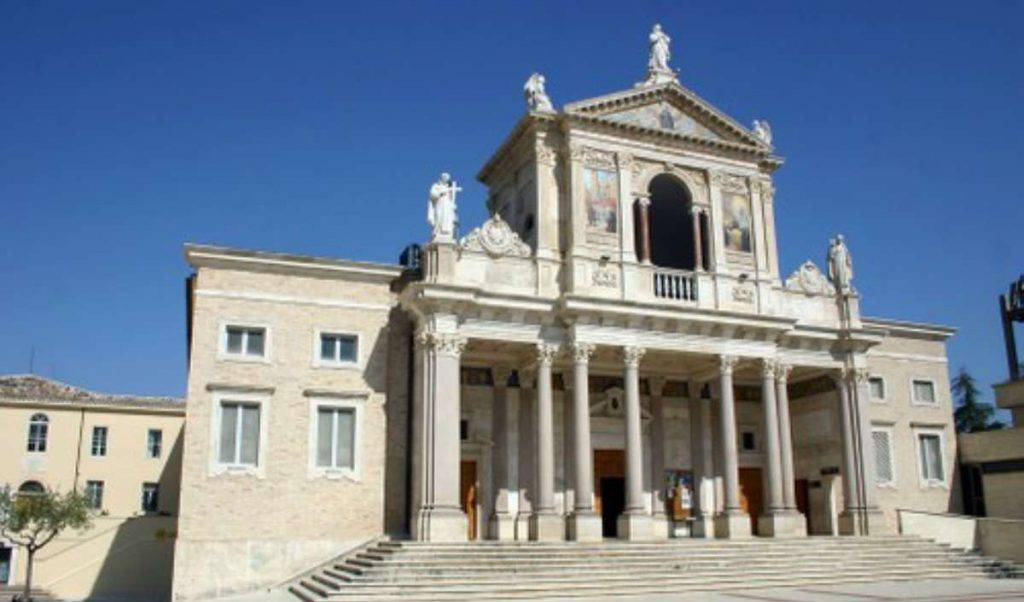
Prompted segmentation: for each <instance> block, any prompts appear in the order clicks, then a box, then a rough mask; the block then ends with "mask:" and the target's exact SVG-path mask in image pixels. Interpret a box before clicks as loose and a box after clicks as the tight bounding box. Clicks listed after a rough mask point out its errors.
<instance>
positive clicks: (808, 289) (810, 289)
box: [786, 260, 836, 296]
mask: <svg viewBox="0 0 1024 602" xmlns="http://www.w3.org/2000/svg"><path fill="white" fill-rule="evenodd" d="M786 290H790V291H795V292H798V293H804V294H807V295H826V296H832V295H835V294H836V289H835V287H833V286H832V283H831V282H829V281H828V278H825V275H824V274H822V273H821V270H819V269H818V266H816V265H814V262H813V261H811V260H807V261H805V262H804V263H803V265H801V266H800V267H799V268H797V269H796V271H795V272H793V273H792V274H791V275H790V277H789V278H786Z"/></svg>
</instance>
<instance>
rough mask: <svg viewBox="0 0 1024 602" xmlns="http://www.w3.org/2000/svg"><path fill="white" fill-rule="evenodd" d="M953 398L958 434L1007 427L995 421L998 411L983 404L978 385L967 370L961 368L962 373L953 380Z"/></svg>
mask: <svg viewBox="0 0 1024 602" xmlns="http://www.w3.org/2000/svg"><path fill="white" fill-rule="evenodd" d="M953 396H954V397H955V398H956V410H955V411H954V412H953V418H954V419H955V420H956V430H957V432H959V433H976V432H978V431H990V430H993V429H1001V428H1003V426H1005V425H1004V424H1003V423H1002V422H999V421H998V420H995V419H994V417H995V412H996V409H995V408H994V407H992V406H991V405H990V404H987V403H982V402H981V400H980V398H981V391H980V390H979V389H978V383H977V382H976V381H975V380H974V377H973V376H971V375H970V373H968V372H967V369H966V368H963V367H961V368H960V372H959V373H958V374H957V375H956V377H955V378H953Z"/></svg>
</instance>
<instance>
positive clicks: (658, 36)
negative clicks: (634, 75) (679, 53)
mask: <svg viewBox="0 0 1024 602" xmlns="http://www.w3.org/2000/svg"><path fill="white" fill-rule="evenodd" d="M648 40H649V41H650V44H651V50H650V57H649V58H648V59H647V79H646V80H644V81H642V82H640V83H639V84H638V85H640V86H657V85H659V84H664V83H668V82H678V81H679V79H678V78H677V77H676V73H675V71H673V70H672V68H671V67H669V65H668V62H669V60H670V59H671V58H672V51H671V50H669V43H670V42H671V41H672V38H670V37H668V34H666V33H665V32H664V31H662V29H661V25H660V24H658V23H655V24H654V28H653V29H652V30H651V35H650V36H648Z"/></svg>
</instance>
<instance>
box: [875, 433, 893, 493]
mask: <svg viewBox="0 0 1024 602" xmlns="http://www.w3.org/2000/svg"><path fill="white" fill-rule="evenodd" d="M871 441H872V443H873V444H874V447H875V482H876V483H877V484H878V485H892V484H894V483H895V481H896V475H895V470H894V467H893V452H892V429H889V428H880V427H878V428H872V429H871Z"/></svg>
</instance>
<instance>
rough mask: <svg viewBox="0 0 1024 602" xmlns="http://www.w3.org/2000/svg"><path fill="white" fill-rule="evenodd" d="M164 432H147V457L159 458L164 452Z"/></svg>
mask: <svg viewBox="0 0 1024 602" xmlns="http://www.w3.org/2000/svg"><path fill="white" fill-rule="evenodd" d="M163 444H164V432H163V431H162V430H160V429H149V430H148V431H146V457H147V458H159V457H160V453H161V452H162V451H163Z"/></svg>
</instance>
